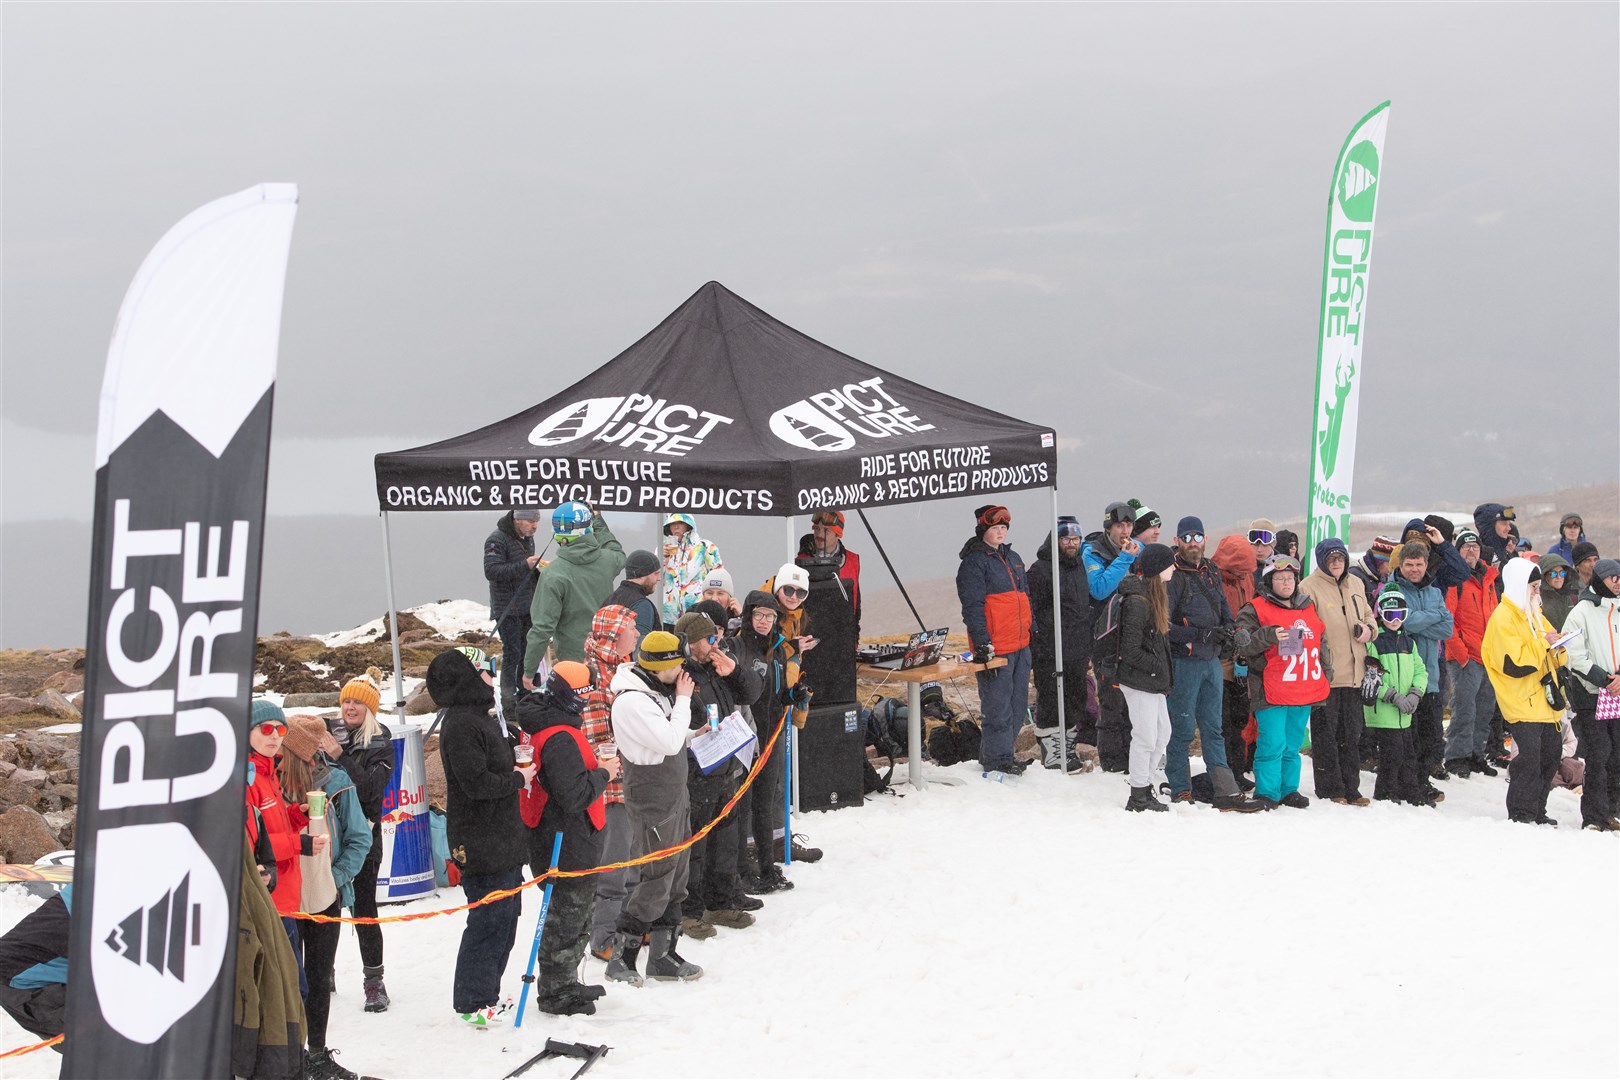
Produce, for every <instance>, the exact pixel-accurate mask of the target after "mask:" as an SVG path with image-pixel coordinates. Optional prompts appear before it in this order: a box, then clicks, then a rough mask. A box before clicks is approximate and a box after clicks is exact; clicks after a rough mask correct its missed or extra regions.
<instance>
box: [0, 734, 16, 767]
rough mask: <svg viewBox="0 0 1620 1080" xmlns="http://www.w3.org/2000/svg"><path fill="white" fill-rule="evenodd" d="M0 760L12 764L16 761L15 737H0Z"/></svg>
mask: <svg viewBox="0 0 1620 1080" xmlns="http://www.w3.org/2000/svg"><path fill="white" fill-rule="evenodd" d="M0 761H9V762H11V763H12V764H13V765H15V764H16V763H17V740H16V739H0Z"/></svg>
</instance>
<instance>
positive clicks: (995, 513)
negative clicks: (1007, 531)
mask: <svg viewBox="0 0 1620 1080" xmlns="http://www.w3.org/2000/svg"><path fill="white" fill-rule="evenodd" d="M979 524H981V525H988V526H990V527H991V528H995V527H996V526H997V525H1011V524H1012V513H1011V512H1010V511H1009V510H1008V509H1007V508H1006V507H1005V506H992V507H990V509H988V510H986V511H985V512H984V513H982V514H980V515H979Z"/></svg>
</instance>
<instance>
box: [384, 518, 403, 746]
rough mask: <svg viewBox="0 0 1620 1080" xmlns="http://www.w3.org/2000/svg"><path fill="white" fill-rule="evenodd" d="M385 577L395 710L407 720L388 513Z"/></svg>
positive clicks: (385, 538)
mask: <svg viewBox="0 0 1620 1080" xmlns="http://www.w3.org/2000/svg"><path fill="white" fill-rule="evenodd" d="M382 534H383V577H384V579H385V580H386V581H387V583H388V637H389V640H390V641H391V642H392V644H393V646H394V708H395V710H396V712H395V716H396V717H397V718H398V719H400V720H403V719H404V718H405V680H404V679H403V678H401V676H400V671H401V666H400V662H399V605H398V604H397V603H396V602H395V600H394V549H393V543H392V538H391V537H390V536H389V534H388V511H386V510H384V511H383V512H382Z"/></svg>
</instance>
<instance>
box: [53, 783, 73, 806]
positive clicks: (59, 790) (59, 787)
mask: <svg viewBox="0 0 1620 1080" xmlns="http://www.w3.org/2000/svg"><path fill="white" fill-rule="evenodd" d="M50 792H51V794H52V795H55V796H56V797H57V798H58V799H61V800H62V804H63V805H64V806H65V805H67V804H68V803H75V804H76V803H78V801H79V785H78V784H52V785H51V786H50Z"/></svg>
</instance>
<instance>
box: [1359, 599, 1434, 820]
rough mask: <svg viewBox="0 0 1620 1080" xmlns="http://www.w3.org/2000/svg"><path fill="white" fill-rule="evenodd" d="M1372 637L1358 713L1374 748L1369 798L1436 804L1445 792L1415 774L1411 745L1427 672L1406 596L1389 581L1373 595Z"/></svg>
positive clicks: (1415, 767) (1415, 757)
mask: <svg viewBox="0 0 1620 1080" xmlns="http://www.w3.org/2000/svg"><path fill="white" fill-rule="evenodd" d="M1377 603H1378V625H1379V631H1378V636H1376V637H1374V638H1373V639H1372V641H1371V642H1370V643H1369V644H1368V645H1367V659H1366V662H1365V663H1364V665H1363V668H1362V677H1361V689H1360V694H1361V701H1362V714H1363V716H1364V717H1365V719H1366V723H1367V731H1368V732H1369V733H1370V734H1371V735H1372V737H1373V739H1374V741H1375V743H1376V744H1377V748H1378V751H1377V752H1378V778H1377V779H1376V780H1375V781H1374V782H1373V798H1374V799H1377V800H1378V801H1380V802H1404V803H1410V804H1412V805H1413V806H1431V807H1432V806H1436V805H1438V804H1439V803H1440V802H1441V801H1442V800H1443V799H1445V795H1443V794H1442V793H1440V792H1437V791H1434V790H1432V789H1431V788H1430V787H1429V786H1428V785H1426V784H1425V783H1424V782H1423V780H1422V778H1421V777H1420V775H1419V773H1418V763H1417V751H1416V749H1415V748H1414V747H1413V745H1412V714H1413V713H1415V712H1416V711H1417V707H1418V702H1419V701H1421V700H1422V698H1423V695H1424V693H1425V692H1426V691H1427V690H1428V687H1429V673H1428V671H1427V670H1426V669H1425V668H1424V666H1423V657H1422V656H1421V655H1419V653H1418V647H1417V641H1416V640H1415V639H1414V638H1413V637H1412V635H1411V634H1408V633H1407V632H1406V630H1405V623H1406V616H1407V608H1406V597H1405V595H1404V594H1402V592H1401V590H1400V586H1398V585H1396V584H1394V583H1393V582H1392V583H1390V584H1388V585H1385V586H1384V588H1383V589H1382V590H1381V591H1380V592H1379V594H1378V601H1377Z"/></svg>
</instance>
